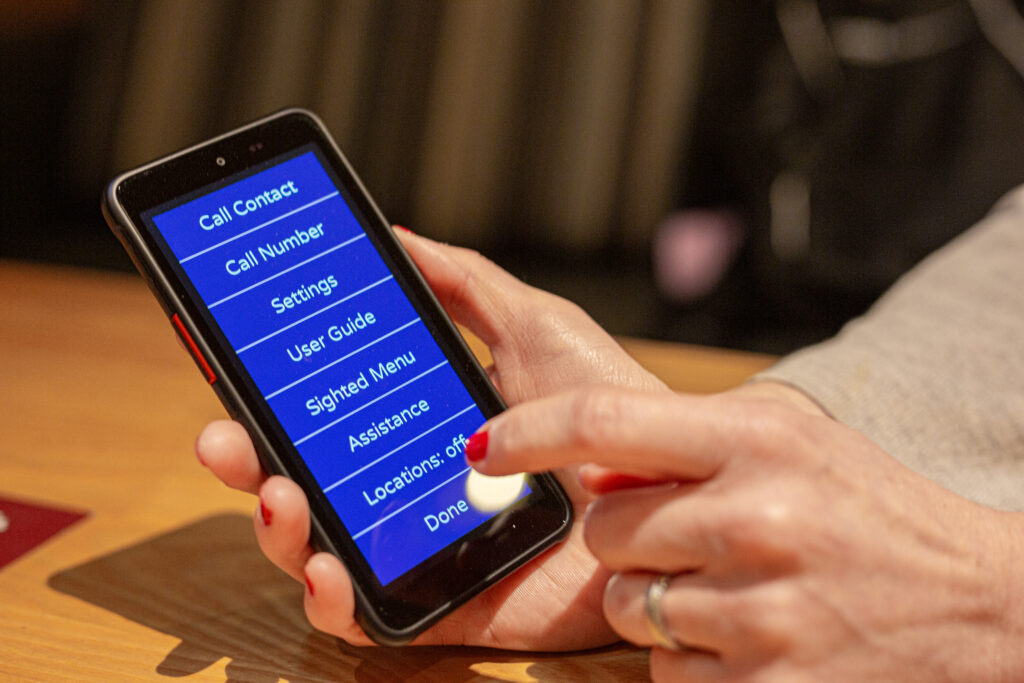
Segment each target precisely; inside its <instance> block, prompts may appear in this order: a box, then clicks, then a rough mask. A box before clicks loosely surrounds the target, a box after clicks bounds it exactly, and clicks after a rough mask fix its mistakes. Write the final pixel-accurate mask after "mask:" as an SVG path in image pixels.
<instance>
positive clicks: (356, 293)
mask: <svg viewBox="0 0 1024 683" xmlns="http://www.w3.org/2000/svg"><path fill="white" fill-rule="evenodd" d="M394 277H395V276H394V275H388V276H387V277H382V278H381V279H379V280H377V281H376V282H371V283H370V284H368V285H366V286H365V287H363V288H362V289H357V290H356V291H354V292H352V293H351V294H349V295H348V296H346V297H344V298H341V299H338V300H337V301H335V302H334V303H333V304H328V305H327V306H324V307H323V308H321V309H320V310H319V311H313V312H312V313H310V314H309V315H307V316H306V317H305V318H299V319H298V320H296V321H295V322H293V323H291V324H288V325H285V326H284V327H282V328H279V329H277V330H274V331H273V332H271V333H270V334H268V335H267V336H265V337H261V338H259V339H257V340H256V341H254V342H251V343H249V344H246V345H245V346H243V347H242V348H240V349H236V350H235V352H236V353H242V352H243V351H248V350H249V349H251V348H252V347H254V346H259V345H260V344H262V343H263V342H265V341H267V340H268V339H273V338H274V337H276V336H277V335H279V334H281V333H282V332H285V331H287V330H290V329H291V328H293V327H295V326H296V325H301V324H302V323H304V322H306V321H307V320H311V319H313V318H315V317H317V316H318V315H320V314H321V313H324V312H326V311H329V310H331V309H332V308H334V307H335V306H340V305H341V304H343V303H345V302H346V301H349V300H350V299H353V298H355V297H357V296H359V295H360V294H363V293H364V292H368V291H370V290H371V289H373V288H374V287H376V286H378V285H380V284H383V283H385V282H387V281H388V280H392V279H394Z"/></svg>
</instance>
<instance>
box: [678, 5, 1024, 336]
mask: <svg viewBox="0 0 1024 683" xmlns="http://www.w3.org/2000/svg"><path fill="white" fill-rule="evenodd" d="M1021 4H1022V3H1018V4H1017V6H1015V5H1014V3H1013V2H1012V0H970V1H969V2H968V1H963V0H956V1H950V0H903V1H896V0H890V1H886V2H881V1H878V0H874V1H868V0H863V1H853V0H820V1H817V0H777V1H775V0H772V1H764V0H762V1H759V2H751V1H750V0H716V2H714V3H712V4H711V14H710V21H709V25H708V37H707V59H706V62H705V68H704V71H703V77H702V82H701V87H700V91H699V96H698V100H697V102H698V104H697V114H696V120H695V127H694V132H693V135H692V137H691V139H692V141H693V145H692V150H691V153H690V155H689V156H688V157H687V159H686V164H687V179H686V182H685V185H684V190H683V194H682V196H681V198H680V204H681V205H682V206H690V207H705V209H718V210H725V211H727V212H729V213H730V214H735V213H737V212H738V213H739V214H740V215H742V216H743V217H744V220H745V223H746V226H747V229H746V234H747V242H746V245H745V248H744V249H743V250H742V251H741V252H740V253H739V254H738V256H737V257H736V261H735V264H734V265H733V267H732V270H731V271H730V273H729V275H728V276H727V277H725V278H724V280H723V281H722V282H721V283H720V285H719V287H718V289H717V290H716V292H715V293H714V294H713V295H712V296H710V297H708V298H705V299H703V300H699V301H697V300H694V299H692V298H691V299H690V300H685V299H686V297H677V300H679V306H678V307H677V309H676V311H675V314H672V315H667V316H666V318H665V321H666V322H665V326H664V328H663V329H662V330H661V331H660V332H659V333H658V334H659V335H661V336H667V337H672V336H683V335H695V334H702V335H703V337H702V338H701V340H702V341H704V342H705V343H711V344H726V345H736V346H741V347H752V348H758V349H763V350H768V351H775V352H784V351H788V350H790V349H792V348H793V347H795V346H797V345H801V344H804V343H806V342H808V341H813V340H814V339H815V338H819V339H820V338H823V337H825V336H828V335H830V334H832V333H834V332H835V331H836V330H837V329H838V327H839V326H840V325H841V324H842V323H843V322H844V321H845V320H848V319H849V318H851V317H853V316H855V315H858V314H859V313H861V312H862V311H863V310H864V309H865V308H867V306H868V305H870V303H871V302H872V301H873V300H874V299H875V298H877V296H878V295H880V294H881V293H882V292H883V291H884V290H885V289H886V288H887V287H888V286H889V285H890V284H892V282H893V281H895V279H896V278H897V277H898V276H899V275H900V274H902V273H903V272H905V271H906V270H908V269H909V268H910V267H912V266H913V265H914V264H915V263H916V262H917V261H919V260H920V259H921V258H923V257H924V256H925V255H927V254H928V253H930V252H931V251H934V250H935V249H936V248H938V247H939V246H941V245H942V244H944V243H945V242H946V241H948V240H949V239H950V238H951V237H953V236H954V235H956V234H957V233H959V232H961V231H962V230H964V229H966V228H967V227H969V226H970V225H971V224H972V223H974V222H975V221H977V220H978V219H979V218H981V217H982V216H983V215H984V214H985V213H986V212H987V211H988V210H989V209H990V208H991V207H992V205H993V203H994V202H995V201H997V200H998V199H999V197H1000V196H1001V195H1003V194H1004V193H1005V192H1007V191H1008V190H1009V189H1011V188H1012V187H1014V186H1016V185H1018V184H1020V183H1021V182H1024V135H1021V126H1022V124H1024V18H1022V17H1021V14H1020V11H1019V10H1020V5H1021ZM705 213H706V211H705ZM697 215H698V216H699V215H700V214H697ZM666 229H671V226H668V228H666ZM676 241H677V242H678V241H679V240H678V239H677V240H676ZM669 293H670V292H669Z"/></svg>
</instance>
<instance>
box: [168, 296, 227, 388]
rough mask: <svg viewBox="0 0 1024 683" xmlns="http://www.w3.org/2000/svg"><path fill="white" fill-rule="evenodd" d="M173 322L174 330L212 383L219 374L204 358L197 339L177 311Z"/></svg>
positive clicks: (173, 316)
mask: <svg viewBox="0 0 1024 683" xmlns="http://www.w3.org/2000/svg"><path fill="white" fill-rule="evenodd" d="M171 324H172V325H174V331H175V332H177V333H178V338H179V339H181V341H182V342H183V343H184V344H185V347H186V348H187V349H188V351H189V353H190V354H191V355H192V359H193V360H195V362H196V365H198V366H199V369H200V370H202V371H203V374H204V375H206V381H207V382H209V383H210V384H213V383H214V382H216V381H217V375H215V374H213V369H212V368H211V367H210V364H209V363H207V362H206V359H205V358H203V353H202V352H201V351H200V350H199V347H198V346H196V343H195V341H194V340H193V339H192V335H191V334H189V333H188V330H186V329H185V325H184V323H182V322H181V318H179V317H178V314H177V313H175V314H174V315H172V316H171Z"/></svg>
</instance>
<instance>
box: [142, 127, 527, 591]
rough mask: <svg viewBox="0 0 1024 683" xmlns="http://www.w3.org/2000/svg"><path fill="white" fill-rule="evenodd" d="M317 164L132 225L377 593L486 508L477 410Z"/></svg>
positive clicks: (255, 178) (270, 172)
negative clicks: (470, 489) (326, 505)
mask: <svg viewBox="0 0 1024 683" xmlns="http://www.w3.org/2000/svg"><path fill="white" fill-rule="evenodd" d="M328 168H329V167H328V166H327V165H326V164H324V163H323V162H322V161H321V159H320V157H319V152H318V150H316V149H315V147H313V146H309V147H307V148H303V149H302V150H299V152H298V153H297V154H292V155H289V156H287V157H286V158H282V159H279V160H277V161H276V162H275V163H273V164H272V165H270V166H269V167H266V168H264V169H263V170H260V171H258V172H256V173H250V174H249V175H246V176H244V177H240V178H237V179H232V180H231V181H230V182H229V183H228V184H226V185H224V184H220V185H218V186H215V187H213V188H212V189H210V191H208V192H205V193H201V194H200V195H199V196H195V195H190V196H189V197H187V198H185V199H183V200H181V201H180V202H177V203H172V204H170V205H164V206H161V207H159V208H158V209H156V210H154V211H151V212H149V213H147V214H146V215H144V219H145V220H146V221H147V222H149V223H150V224H151V225H152V226H155V227H156V229H157V230H158V231H159V233H160V235H161V236H162V238H163V240H164V241H165V242H166V244H167V246H168V247H169V249H170V252H171V253H172V254H173V255H174V257H175V258H176V259H177V261H178V262H179V263H180V265H181V267H182V269H183V270H184V271H185V274H186V275H187V277H188V278H189V280H191V283H192V285H193V286H194V288H195V289H196V291H197V292H198V294H199V296H200V297H201V298H202V300H203V301H204V302H205V304H206V306H207V307H208V308H209V310H210V313H211V314H212V316H213V318H214V319H215V321H216V323H217V325H219V327H220V329H221V331H222V333H223V335H224V337H225V338H226V339H227V341H228V343H229V344H230V345H231V347H232V348H233V349H234V350H235V352H236V353H237V354H238V357H239V358H240V360H241V363H242V365H243V366H244V367H245V370H246V372H248V374H249V375H250V377H251V379H252V381H253V383H254V384H255V385H256V387H257V389H258V391H259V392H260V393H261V394H262V395H263V397H264V399H265V400H266V401H267V403H268V405H269V406H270V409H271V411H272V412H273V413H274V415H275V416H276V419H277V420H278V422H279V423H280V425H281V427H282V428H283V430H284V432H285V433H286V434H287V435H288V437H289V438H290V439H291V441H292V443H294V445H295V447H296V448H297V450H298V452H299V454H300V455H301V457H302V459H303V460H304V461H305V463H306V465H307V466H308V468H309V470H310V472H311V473H312V476H313V477H314V479H315V480H316V482H317V484H318V485H319V486H320V487H321V489H322V490H323V492H324V494H325V495H326V496H327V499H328V500H329V501H330V503H331V504H332V505H333V507H334V509H335V510H336V512H337V514H338V516H339V518H340V519H341V521H342V523H343V524H344V525H345V527H346V528H347V529H348V531H349V533H350V534H351V535H352V537H353V539H354V540H355V543H356V544H357V546H358V547H359V549H360V551H361V552H362V553H363V555H364V556H365V558H366V560H367V562H368V563H369V565H370V567H371V568H372V569H373V571H374V572H375V573H376V574H377V577H378V579H379V580H380V582H381V583H382V584H387V583H389V582H390V581H392V580H394V579H395V578H397V577H399V576H401V575H402V574H403V573H405V572H406V571H408V570H409V569H411V568H412V567H413V566H415V565H417V564H419V563H420V562H422V561H423V560H425V559H426V558H428V557H430V556H431V555H433V554H435V553H436V552H438V551H439V550H441V549H442V548H444V547H445V546H447V545H449V544H451V543H452V542H454V541H456V540H457V539H459V538H460V537H461V536H464V535H465V534H467V533H468V532H470V531H472V530H473V529H474V528H476V527H478V526H479V525H480V524H482V523H483V522H485V521H486V520H487V519H489V518H491V517H492V516H494V514H496V511H494V510H480V509H478V508H476V507H474V505H473V504H472V503H471V501H469V500H467V498H470V496H467V491H466V484H467V477H468V476H469V474H470V469H469V468H468V467H467V466H466V463H465V459H464V456H463V453H464V446H465V443H466V439H467V438H468V437H469V436H470V435H471V434H472V433H473V432H474V431H475V430H476V429H477V428H478V427H479V426H480V425H481V424H483V422H484V416H483V414H482V413H481V411H480V410H479V408H478V407H477V406H476V404H475V402H474V401H473V399H472V397H471V396H470V394H469V392H468V391H467V389H466V387H465V386H464V385H463V383H462V381H461V380H460V378H459V377H458V375H457V374H456V372H455V370H454V369H453V368H452V366H451V365H450V364H449V361H448V360H447V359H446V358H445V356H444V355H443V353H442V352H441V349H440V348H439V347H438V345H437V343H436V342H435V341H434V338H433V336H432V334H431V332H430V331H429V329H428V328H427V327H426V326H425V324H424V322H423V321H422V320H421V319H420V318H419V316H418V315H417V313H416V311H415V310H414V309H413V307H412V305H411V304H410V302H409V299H408V298H407V296H406V295H405V293H404V292H403V291H402V289H401V288H400V287H399V285H398V283H397V282H396V281H395V278H394V276H393V275H392V274H391V272H390V271H389V270H388V268H387V266H386V265H385V262H384V261H383V260H382V259H381V256H380V255H379V253H378V251H377V249H376V247H375V246H374V244H373V243H372V242H371V240H370V239H369V238H368V237H367V234H366V232H365V230H364V229H363V227H362V226H361V225H360V223H359V221H358V220H357V218H356V216H355V215H354V214H353V212H352V210H351V209H350V207H349V206H348V204H347V203H346V201H345V200H344V198H343V195H342V193H341V192H339V185H338V184H336V183H335V181H334V180H333V179H332V174H331V173H329V172H328V170H327V169H328ZM526 493H528V487H526V486H525V485H524V486H523V490H522V491H521V492H520V494H519V495H518V497H522V496H523V495H526Z"/></svg>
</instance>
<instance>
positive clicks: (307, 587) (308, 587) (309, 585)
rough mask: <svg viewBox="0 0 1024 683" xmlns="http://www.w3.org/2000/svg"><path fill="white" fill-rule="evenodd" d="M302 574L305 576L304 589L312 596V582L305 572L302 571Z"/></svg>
mask: <svg viewBox="0 0 1024 683" xmlns="http://www.w3.org/2000/svg"><path fill="white" fill-rule="evenodd" d="M302 576H303V577H305V579H306V590H308V591H309V594H310V595H311V596H312V595H313V582H312V581H310V580H309V574H307V573H306V572H302Z"/></svg>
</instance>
